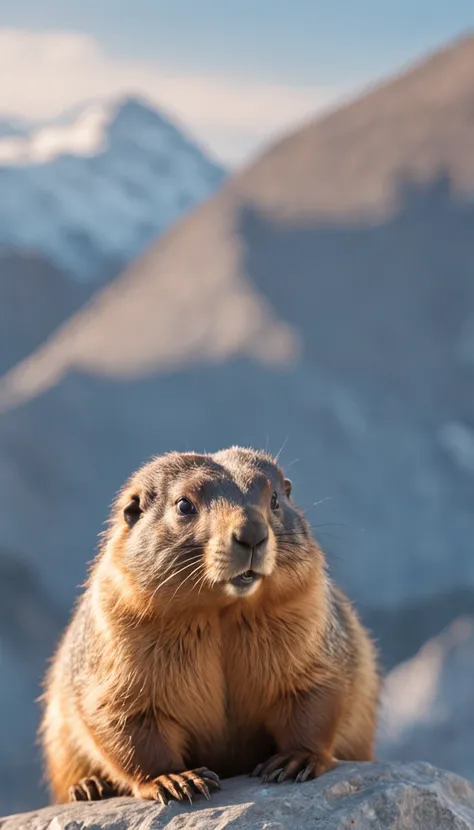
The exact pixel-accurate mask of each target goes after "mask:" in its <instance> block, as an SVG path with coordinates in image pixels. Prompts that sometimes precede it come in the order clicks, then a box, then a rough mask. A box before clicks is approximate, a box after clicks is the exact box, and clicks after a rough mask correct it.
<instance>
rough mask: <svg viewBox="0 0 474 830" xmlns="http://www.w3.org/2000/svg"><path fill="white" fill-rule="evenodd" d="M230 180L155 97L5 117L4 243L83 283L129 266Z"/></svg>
mask: <svg viewBox="0 0 474 830" xmlns="http://www.w3.org/2000/svg"><path fill="white" fill-rule="evenodd" d="M223 178H224V172H223V170H222V168H221V167H220V166H219V165H218V164H217V163H215V162H214V161H212V160H211V159H210V158H208V157H207V156H206V155H205V154H204V152H203V151H202V150H201V149H200V148H199V147H198V146H197V145H196V144H195V143H194V142H193V141H192V140H191V139H190V138H188V137H187V136H185V135H184V133H183V132H182V131H181V130H180V129H178V128H177V127H176V126H174V125H173V123H172V122H171V121H170V120H169V119H168V118H167V117H165V116H164V115H163V114H161V113H160V112H158V111H157V110H155V109H154V108H153V107H152V106H151V105H149V104H148V103H147V102H146V101H144V100H141V99H139V98H134V97H128V98H120V99H111V100H106V101H97V102H93V103H90V104H88V105H87V106H84V107H83V108H76V109H75V110H73V111H72V112H71V113H69V114H67V115H66V116H64V117H63V118H61V119H56V120H54V121H52V122H46V123H42V124H39V125H38V124H34V125H29V126H28V125H24V124H19V123H17V122H11V123H10V124H9V122H8V121H7V120H6V119H2V120H0V245H4V246H15V247H20V248H25V249H31V250H34V251H36V252H39V253H41V254H42V255H44V256H46V257H47V258H48V259H49V260H51V261H52V262H53V263H54V264H56V265H57V266H58V267H60V268H62V269H64V270H65V271H68V272H70V273H71V274H72V275H74V276H75V277H78V278H81V279H83V280H92V279H97V278H99V277H101V276H102V275H103V272H104V271H105V270H106V269H107V268H108V269H109V270H110V268H112V267H113V268H115V271H116V270H118V268H119V267H121V266H123V265H124V264H125V263H126V262H129V261H130V260H131V259H133V257H135V256H136V255H137V254H138V253H139V252H140V251H141V249H142V248H143V247H145V246H146V245H147V244H148V243H149V242H150V241H151V240H152V239H154V238H155V237H156V235H157V234H159V233H161V232H162V231H163V230H164V229H165V228H167V227H168V226H169V225H171V224H172V223H173V222H174V221H175V220H176V219H178V218H179V217H181V216H182V215H183V214H185V213H186V212H187V211H189V210H190V209H191V208H192V207H194V206H195V205H196V204H197V203H198V202H199V201H200V200H201V199H203V198H204V197H206V196H208V195H209V194H210V193H211V192H212V191H213V190H215V189H216V188H217V187H218V186H219V184H220V183H221V182H222V180H223Z"/></svg>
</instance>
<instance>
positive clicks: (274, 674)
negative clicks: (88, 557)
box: [40, 447, 379, 804]
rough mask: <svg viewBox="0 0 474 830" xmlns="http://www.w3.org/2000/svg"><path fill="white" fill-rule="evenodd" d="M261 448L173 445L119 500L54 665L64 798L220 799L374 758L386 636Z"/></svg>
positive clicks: (49, 720) (55, 766) (49, 754)
mask: <svg viewBox="0 0 474 830" xmlns="http://www.w3.org/2000/svg"><path fill="white" fill-rule="evenodd" d="M290 493H291V482H290V480H289V479H287V478H284V475H283V472H282V471H281V469H280V468H279V466H278V464H277V462H276V461H275V460H274V459H273V458H272V457H271V456H269V455H268V454H267V453H264V452H256V451H254V450H249V449H243V448H240V447H232V448H231V449H228V450H224V451H222V452H218V453H215V454H213V455H208V454H197V453H169V454H167V455H164V456H161V457H157V458H155V459H153V460H152V461H151V462H150V463H148V464H146V465H145V466H144V467H142V469H140V470H139V471H138V472H137V473H136V474H135V475H134V476H133V477H132V478H131V479H130V480H129V481H128V483H127V484H126V485H125V486H124V488H123V489H122V491H121V493H120V494H119V496H118V498H117V500H116V502H115V505H114V507H113V510H112V514H111V518H110V522H109V527H108V530H107V531H106V533H105V534H104V540H103V544H102V545H101V549H100V551H99V553H98V555H97V557H96V559H95V561H94V562H93V564H92V567H91V571H90V576H89V579H88V582H87V584H86V590H85V592H84V593H83V595H82V596H81V598H80V600H79V602H78V604H77V606H76V609H75V612H74V615H73V617H72V620H71V622H70V624H69V626H68V628H67V629H66V632H65V634H64V636H63V638H62V640H61V642H60V644H59V648H58V650H57V652H56V654H55V657H54V659H53V661H52V665H51V666H50V668H49V671H48V673H47V676H46V683H45V694H44V696H43V701H44V704H45V711H44V715H43V720H42V727H41V733H40V734H41V740H42V744H43V748H44V753H45V759H46V767H47V775H48V778H49V782H50V786H51V790H52V794H53V797H54V799H55V800H56V801H57V802H64V801H68V800H83V799H90V800H92V799H99V798H105V797H108V796H113V795H133V796H136V797H137V798H146V799H156V800H159V801H161V802H162V803H163V804H166V803H167V801H168V799H169V798H175V799H179V800H181V799H183V798H189V799H190V800H191V799H192V798H193V795H194V794H195V793H196V792H201V793H202V794H204V795H205V796H206V797H209V787H219V786H220V785H219V780H220V778H226V777H230V776H233V775H240V774H250V775H252V774H253V775H257V776H261V778H262V779H263V780H264V781H273V782H280V781H285V780H287V779H294V780H297V781H306V780H308V779H310V778H314V777H315V776H318V775H320V774H321V773H323V772H325V771H326V770H328V769H329V768H331V767H332V766H333V765H334V764H336V763H337V761H338V760H360V761H369V760H371V759H372V758H373V746H374V732H375V726H376V710H377V704H378V693H379V677H378V671H377V666H376V653H375V649H374V646H373V643H372V641H371V639H370V637H369V635H368V633H367V632H366V631H365V629H364V628H363V627H362V625H361V623H360V622H359V620H358V617H357V616H356V613H355V611H354V609H353V608H352V606H351V604H350V603H349V600H348V599H346V597H345V596H344V595H343V594H342V593H341V591H340V590H338V589H337V588H336V587H335V586H334V585H333V584H332V582H331V581H330V578H329V576H328V574H327V570H326V564H325V558H324V555H323V553H322V551H321V549H320V548H319V546H318V545H317V544H316V542H315V541H314V540H313V538H312V535H311V530H310V526H309V524H308V522H307V521H306V519H305V517H304V514H303V512H302V511H300V510H299V509H297V507H296V506H295V505H294V504H293V501H292V498H291V495H290Z"/></svg>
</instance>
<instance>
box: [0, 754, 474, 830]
mask: <svg viewBox="0 0 474 830" xmlns="http://www.w3.org/2000/svg"><path fill="white" fill-rule="evenodd" d="M165 827H167V828H171V830H188V828H193V830H223V828H225V827H232V830H257V829H258V830H260V829H261V830H264V828H265V830H292V828H295V830H296V828H304V830H311V829H312V828H315V829H316V828H317V830H342V828H344V830H359V828H360V830H362V828H363V830H371V828H373V829H374V830H382V828H383V830H390V828H394V829H395V828H396V829H397V830H403V829H404V828H414V830H425V828H426V830H435V829H436V830H451V828H453V830H454V828H455V829H456V830H468V829H469V830H472V828H474V789H473V788H472V787H471V785H470V784H469V783H468V782H467V781H465V780H464V779H462V778H459V777H458V776H456V775H453V774H452V773H449V772H444V771H442V770H439V769H436V768H435V767H432V766H430V765H429V764H425V763H411V764H384V763H377V764H341V765H340V766H339V767H338V768H337V769H335V770H332V771H331V772H329V773H327V774H326V775H323V776H322V777H321V778H320V779H319V780H317V781H311V782H308V783H305V784H292V783H289V784H279V785H276V784H270V785H262V784H260V783H258V781H255V780H254V779H247V778H235V779H231V780H228V781H223V783H222V791H221V792H220V793H218V794H216V795H214V796H213V798H212V801H211V802H207V801H204V799H201V798H199V799H196V802H195V803H194V805H193V806H181V805H180V804H177V803H172V804H170V805H169V806H168V807H161V806H159V805H158V804H155V803H150V802H145V801H135V800H134V799H132V798H114V799H110V800H108V801H101V802H88V803H82V804H79V803H78V804H69V805H63V806H58V807H47V808H45V809H42V810H37V811H35V812H31V813H23V814H21V815H14V816H9V817H7V818H4V819H0V830H82V828H91V830H92V828H93V830H99V828H102V829H103V830H160V828H165Z"/></svg>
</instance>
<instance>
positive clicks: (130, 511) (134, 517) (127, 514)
mask: <svg viewBox="0 0 474 830" xmlns="http://www.w3.org/2000/svg"><path fill="white" fill-rule="evenodd" d="M142 513H143V511H142V509H141V507H140V496H132V498H131V499H130V501H129V502H128V504H126V505H125V507H124V508H123V518H124V519H125V521H126V523H127V524H128V526H129V527H133V525H135V524H136V523H137V522H138V520H139V518H140V516H141V515H142Z"/></svg>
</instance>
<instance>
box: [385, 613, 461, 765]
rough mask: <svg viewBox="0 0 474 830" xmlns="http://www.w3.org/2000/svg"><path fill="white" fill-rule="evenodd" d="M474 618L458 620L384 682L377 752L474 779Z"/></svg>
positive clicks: (394, 758) (398, 667) (398, 759)
mask: <svg viewBox="0 0 474 830" xmlns="http://www.w3.org/2000/svg"><path fill="white" fill-rule="evenodd" d="M473 700H474V616H470V617H468V616H466V617H460V618H459V619H456V620H455V621H454V622H453V623H452V624H451V625H449V626H447V627H446V628H445V630H444V631H443V632H442V633H441V634H440V635H439V636H438V637H433V638H432V639H431V640H429V641H428V642H427V643H426V644H425V645H424V646H423V647H422V648H421V649H420V650H419V651H418V653H417V654H416V655H415V657H413V658H412V659H411V660H407V661H406V662H404V663H402V664H400V665H399V666H397V667H396V668H395V669H394V670H393V671H391V672H390V673H389V675H388V676H387V678H386V680H385V687H384V693H383V696H382V707H381V713H380V730H379V743H378V751H379V754H380V756H381V757H383V758H386V759H389V760H397V761H402V760H412V759H414V758H420V757H421V758H425V759H429V760H430V761H431V762H432V763H433V764H436V765H437V766H440V767H443V768H445V769H451V770H453V771H454V772H456V773H458V774H462V775H463V776H465V777H466V778H468V779H469V780H470V781H474V753H473V750H472V735H473V731H474V709H473V706H472V701H473Z"/></svg>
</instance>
